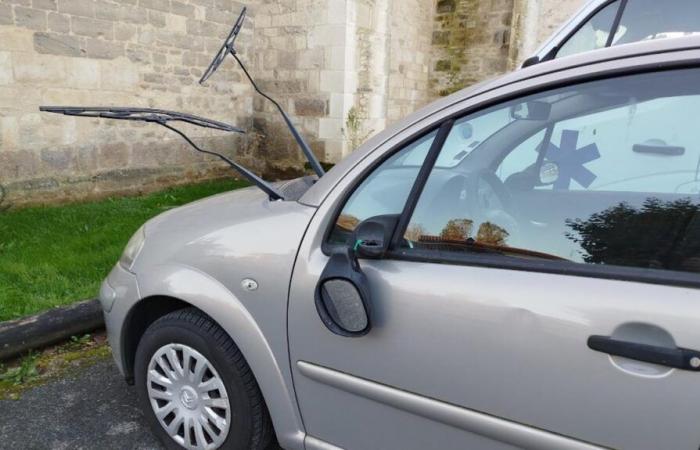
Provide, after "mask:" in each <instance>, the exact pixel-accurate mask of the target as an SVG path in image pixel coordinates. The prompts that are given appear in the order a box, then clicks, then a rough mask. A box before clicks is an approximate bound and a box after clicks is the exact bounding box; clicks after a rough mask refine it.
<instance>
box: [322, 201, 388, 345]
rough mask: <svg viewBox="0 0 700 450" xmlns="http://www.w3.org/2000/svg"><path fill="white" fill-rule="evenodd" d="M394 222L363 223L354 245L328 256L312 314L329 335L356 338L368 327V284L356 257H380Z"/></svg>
mask: <svg viewBox="0 0 700 450" xmlns="http://www.w3.org/2000/svg"><path fill="white" fill-rule="evenodd" d="M398 219H399V216H398V215H393V216H377V217H372V218H371V219H367V220H365V221H364V222H362V223H360V224H359V225H358V226H357V228H355V231H354V232H353V234H352V237H353V240H352V242H354V244H353V245H351V246H348V247H345V248H343V249H341V250H338V251H336V252H335V253H333V254H332V255H331V257H330V259H329V261H328V264H327V265H326V268H325V269H323V273H322V274H321V278H320V279H319V281H318V285H317V286H316V294H315V303H316V311H317V312H318V315H319V317H320V318H321V321H322V322H323V323H324V325H326V327H327V328H328V329H329V330H330V331H331V332H333V333H335V334H337V335H339V336H345V337H360V336H364V335H365V334H367V333H369V330H370V329H371V328H372V323H371V321H370V316H371V314H370V293H369V283H368V282H367V277H366V276H365V274H364V272H362V268H361V267H360V263H359V261H358V259H357V257H358V256H360V257H364V258H372V259H378V258H382V257H383V256H384V255H385V254H386V251H387V250H388V249H389V243H390V241H391V237H392V235H393V233H394V229H395V228H396V225H397V223H398Z"/></svg>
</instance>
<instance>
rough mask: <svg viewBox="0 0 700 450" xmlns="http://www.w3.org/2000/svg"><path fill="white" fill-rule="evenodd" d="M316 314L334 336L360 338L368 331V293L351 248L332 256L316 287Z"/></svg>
mask: <svg viewBox="0 0 700 450" xmlns="http://www.w3.org/2000/svg"><path fill="white" fill-rule="evenodd" d="M315 297H316V298H315V302H316V311H317V312H318V315H319V317H320V318H321V321H322V322H323V324H324V325H325V326H326V327H327V328H328V329H329V330H330V331H331V332H333V333H335V334H337V335H339V336H345V337H359V336H364V335H365V334H367V333H368V332H369V330H370V328H371V324H370V314H369V289H368V286H367V278H366V277H365V274H364V273H362V270H361V269H360V266H359V264H358V263H357V259H356V258H355V254H354V251H353V249H352V248H345V249H343V250H342V251H338V252H336V253H334V254H333V255H331V258H330V260H329V261H328V264H327V265H326V268H325V269H324V270H323V273H322V274H321V279H320V280H319V282H318V285H317V287H316V295H315Z"/></svg>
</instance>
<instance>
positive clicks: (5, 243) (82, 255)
mask: <svg viewBox="0 0 700 450" xmlns="http://www.w3.org/2000/svg"><path fill="white" fill-rule="evenodd" d="M247 185H248V184H247V183H245V182H242V181H234V180H222V181H212V182H207V183H202V184H197V185H191V186H183V187H175V188H171V189H167V190H165V191H162V192H157V193H154V194H149V195H145V196H141V197H122V198H111V199H107V200H102V201H97V202H90V203H76V204H69V205H63V206H47V207H33V208H26V209H17V210H10V211H6V212H3V213H0V321H3V320H11V319H16V318H19V317H24V316H28V315H31V314H35V313H38V312H41V311H44V310H47V309H49V308H52V307H56V306H61V305H67V304H70V303H73V302H75V301H78V300H84V299H88V298H94V297H96V296H97V293H98V290H99V286H100V283H101V282H102V280H103V279H104V277H105V276H107V274H108V273H109V271H110V270H111V268H112V266H113V265H114V264H115V263H116V262H117V260H118V259H119V256H120V255H121V252H122V250H123V249H124V246H125V245H126V242H127V241H128V240H129V238H130V237H131V235H132V234H133V233H134V232H135V231H136V230H137V229H138V228H139V227H140V226H141V225H142V224H143V223H144V222H145V221H146V220H148V219H149V218H151V217H153V216H155V215H157V214H160V213H162V212H163V211H166V210H168V209H171V208H173V207H176V206H179V205H183V204H185V203H189V202H191V201H193V200H196V199H199V198H203V197H207V196H210V195H213V194H217V193H220V192H225V191H230V190H232V189H237V188H240V187H243V186H247Z"/></svg>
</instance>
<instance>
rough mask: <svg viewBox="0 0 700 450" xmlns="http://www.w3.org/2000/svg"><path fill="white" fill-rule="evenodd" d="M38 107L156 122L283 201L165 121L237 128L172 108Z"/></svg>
mask: <svg viewBox="0 0 700 450" xmlns="http://www.w3.org/2000/svg"><path fill="white" fill-rule="evenodd" d="M39 110H40V111H44V112H50V113H55V114H64V115H67V116H78V117H99V118H104V119H117V120H133V121H140V122H149V123H156V124H158V125H161V126H163V127H165V128H167V129H169V130H171V131H173V132H175V133H177V134H178V135H180V137H182V138H183V139H184V140H185V141H186V142H187V143H188V144H190V146H192V148H194V149H195V150H196V151H198V152H200V153H205V154H207V155H213V156H216V157H217V158H219V159H221V160H222V161H224V162H225V163H226V164H228V165H229V166H231V167H232V168H233V169H235V170H236V171H237V172H238V173H240V174H241V175H243V177H244V178H246V179H247V180H248V181H250V182H251V183H253V184H255V185H256V186H258V187H259V188H260V189H262V190H263V191H264V192H265V193H266V194H267V195H269V196H270V199H272V200H284V196H283V195H282V194H281V193H280V192H279V191H277V189H275V188H274V187H273V186H272V185H270V184H269V183H267V182H266V181H265V180H263V179H262V178H260V177H259V176H257V175H256V174H254V173H253V172H251V171H250V170H248V169H246V168H245V167H243V166H241V165H240V164H238V163H236V162H235V161H232V160H231V159H230V158H228V157H226V156H224V155H222V154H221V153H217V152H213V151H210V150H205V149H203V148H201V147H199V146H198V145H197V144H195V143H194V142H193V141H192V139H190V138H189V137H188V136H187V135H186V134H185V133H183V132H182V131H180V130H179V129H177V128H175V127H173V126H172V125H170V123H169V122H184V123H189V124H192V125H196V126H198V127H203V128H211V129H214V130H220V131H226V132H231V133H245V131H243V130H241V129H240V128H237V127H234V126H233V125H229V124H226V123H223V122H218V121H216V120H211V119H206V118H204V117H199V116H194V115H191V114H184V113H179V112H175V111H165V110H162V109H151V108H123V107H114V108H111V107H77V106H42V107H40V108H39Z"/></svg>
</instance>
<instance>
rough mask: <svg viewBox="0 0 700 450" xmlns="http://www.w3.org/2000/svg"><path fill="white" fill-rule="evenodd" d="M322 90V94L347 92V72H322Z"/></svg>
mask: <svg viewBox="0 0 700 450" xmlns="http://www.w3.org/2000/svg"><path fill="white" fill-rule="evenodd" d="M320 88H321V91H322V92H334V93H343V92H346V86H345V72H344V71H341V70H322V71H321V86H320Z"/></svg>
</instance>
